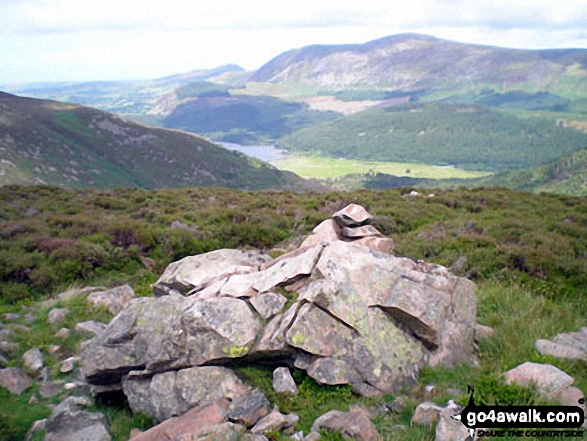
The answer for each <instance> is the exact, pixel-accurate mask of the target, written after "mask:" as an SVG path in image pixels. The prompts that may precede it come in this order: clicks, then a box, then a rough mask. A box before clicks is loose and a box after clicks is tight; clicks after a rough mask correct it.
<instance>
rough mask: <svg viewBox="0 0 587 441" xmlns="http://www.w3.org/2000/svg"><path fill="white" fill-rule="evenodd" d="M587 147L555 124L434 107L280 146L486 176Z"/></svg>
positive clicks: (360, 117) (317, 131) (362, 117)
mask: <svg viewBox="0 0 587 441" xmlns="http://www.w3.org/2000/svg"><path fill="white" fill-rule="evenodd" d="M586 144H587V134H585V133H582V132H580V131H577V130H575V129H572V128H563V127H558V126H557V125H556V124H555V122H554V121H553V120H548V119H536V118H517V117H515V116H514V115H513V114H511V112H510V113H508V114H505V113H502V112H501V111H498V110H494V109H489V108H480V107H472V106H464V105H438V104H425V105H422V104H413V105H404V106H396V107H389V108H385V109H372V110H367V111H364V112H360V113H357V114H354V115H350V116H347V117H345V118H341V119H338V120H336V121H334V122H329V123H323V124H321V125H318V126H314V127H310V128H306V129H302V130H299V131H297V132H294V133H293V134H291V135H288V136H286V137H284V138H282V139H281V140H280V141H279V142H278V145H279V146H280V147H282V148H285V149H289V150H292V151H296V152H303V153H308V152H310V153H311V152H316V153H320V154H326V155H330V156H333V157H344V158H352V159H364V160H371V161H396V162H420V163H426V164H436V165H443V164H451V165H458V166H460V167H468V168H478V169H486V170H505V169H513V168H521V167H528V166H534V165H539V164H542V163H544V162H547V161H550V160H553V159H555V158H557V157H559V156H561V155H564V154H566V153H569V152H571V151H573V150H577V149H580V148H583V147H584V146H585V145H586Z"/></svg>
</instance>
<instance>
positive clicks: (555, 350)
mask: <svg viewBox="0 0 587 441" xmlns="http://www.w3.org/2000/svg"><path fill="white" fill-rule="evenodd" d="M534 347H535V348H536V350H537V351H538V352H539V353H540V354H541V355H550V356H551V357H555V358H565V359H567V360H587V352H584V351H582V350H580V349H578V348H576V347H573V346H567V345H562V344H559V343H554V342H552V341H550V340H536V343H535V345H534Z"/></svg>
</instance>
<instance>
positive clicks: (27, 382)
mask: <svg viewBox="0 0 587 441" xmlns="http://www.w3.org/2000/svg"><path fill="white" fill-rule="evenodd" d="M0 386H1V387H4V388H6V389H8V390H9V391H10V392H11V393H13V394H16V395H20V394H21V393H23V392H24V391H25V390H27V389H28V388H29V387H31V379H30V378H29V376H28V375H27V374H26V373H25V372H24V371H23V370H22V369H20V368H8V369H0Z"/></svg>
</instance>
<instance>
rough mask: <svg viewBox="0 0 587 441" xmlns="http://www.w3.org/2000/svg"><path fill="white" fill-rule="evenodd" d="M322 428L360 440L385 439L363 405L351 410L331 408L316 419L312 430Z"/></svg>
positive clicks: (376, 440) (317, 430) (315, 430)
mask: <svg viewBox="0 0 587 441" xmlns="http://www.w3.org/2000/svg"><path fill="white" fill-rule="evenodd" d="M322 429H326V430H332V431H335V432H340V433H341V435H342V436H343V437H344V438H350V439H355V440H359V441H380V440H383V438H382V437H381V435H380V434H379V432H377V429H376V428H375V426H374V425H373V423H372V422H371V419H370V417H369V412H367V410H366V409H364V408H361V407H355V408H353V409H352V410H350V411H349V412H341V411H339V410H331V411H330V412H328V413H326V414H324V415H322V416H321V417H319V418H318V419H317V420H316V421H314V424H313V425H312V432H320V430H322Z"/></svg>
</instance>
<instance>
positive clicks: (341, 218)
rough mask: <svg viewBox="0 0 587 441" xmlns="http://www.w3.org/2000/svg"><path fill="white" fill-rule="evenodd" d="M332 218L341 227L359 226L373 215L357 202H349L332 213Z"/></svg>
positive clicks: (367, 221)
mask: <svg viewBox="0 0 587 441" xmlns="http://www.w3.org/2000/svg"><path fill="white" fill-rule="evenodd" d="M332 218H333V219H334V220H335V221H336V223H337V224H338V225H340V226H341V227H361V226H363V225H367V224H369V223H370V222H371V219H373V216H372V215H371V214H369V213H368V212H367V210H365V209H364V208H363V207H361V206H360V205H357V204H349V205H347V206H346V207H344V208H343V209H342V210H339V211H337V212H336V213H334V214H333V215H332Z"/></svg>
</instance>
